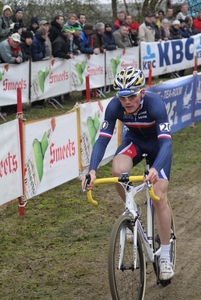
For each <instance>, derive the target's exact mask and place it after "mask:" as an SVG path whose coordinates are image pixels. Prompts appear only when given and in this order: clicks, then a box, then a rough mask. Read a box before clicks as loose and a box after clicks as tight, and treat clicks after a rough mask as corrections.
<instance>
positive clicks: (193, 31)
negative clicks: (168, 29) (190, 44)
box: [185, 16, 199, 35]
mask: <svg viewBox="0 0 201 300" xmlns="http://www.w3.org/2000/svg"><path fill="white" fill-rule="evenodd" d="M185 23H186V27H187V30H188V31H189V33H190V35H195V34H198V33H199V31H198V30H197V29H196V28H195V27H194V26H193V18H192V17H190V16H187V17H186V18H185Z"/></svg>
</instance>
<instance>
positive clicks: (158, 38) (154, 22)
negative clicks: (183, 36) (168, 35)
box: [152, 14, 162, 42]
mask: <svg viewBox="0 0 201 300" xmlns="http://www.w3.org/2000/svg"><path fill="white" fill-rule="evenodd" d="M158 20H159V15H158V14H154V15H153V17H152V27H153V28H154V30H155V42H160V41H162V39H161V31H160V28H159V26H158V25H157V22H158Z"/></svg>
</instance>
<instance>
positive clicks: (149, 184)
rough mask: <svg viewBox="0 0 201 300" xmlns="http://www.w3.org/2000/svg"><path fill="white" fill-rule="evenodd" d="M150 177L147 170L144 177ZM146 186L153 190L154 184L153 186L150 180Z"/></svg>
mask: <svg viewBox="0 0 201 300" xmlns="http://www.w3.org/2000/svg"><path fill="white" fill-rule="evenodd" d="M148 175H149V171H148V170H146V171H145V172H144V177H147V176H148ZM146 184H147V186H148V188H149V189H151V187H152V184H151V182H150V181H149V180H148V181H147V182H146Z"/></svg>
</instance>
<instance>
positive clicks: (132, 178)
mask: <svg viewBox="0 0 201 300" xmlns="http://www.w3.org/2000/svg"><path fill="white" fill-rule="evenodd" d="M87 176H90V175H87ZM143 180H144V176H143V175H140V176H129V175H128V174H122V176H121V177H106V178H99V179H96V180H95V181H94V185H95V184H103V183H128V182H139V181H143ZM89 182H90V177H86V181H85V189H86V185H87V184H88V183H89ZM147 186H148V191H149V195H150V197H151V199H152V200H154V201H159V200H160V198H159V197H158V196H156V195H155V194H154V189H153V185H152V184H151V185H150V184H149V183H147ZM83 191H85V190H83ZM87 198H88V201H89V202H90V203H91V204H93V205H96V206H97V205H98V202H97V201H96V200H94V199H93V197H92V191H91V190H89V191H87Z"/></svg>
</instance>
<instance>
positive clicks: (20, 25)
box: [11, 7, 27, 34]
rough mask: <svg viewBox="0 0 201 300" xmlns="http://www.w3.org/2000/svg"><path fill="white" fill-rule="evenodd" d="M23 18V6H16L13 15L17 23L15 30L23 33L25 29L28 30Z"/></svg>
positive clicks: (13, 19)
mask: <svg viewBox="0 0 201 300" xmlns="http://www.w3.org/2000/svg"><path fill="white" fill-rule="evenodd" d="M22 18H23V9H22V8H21V7H18V8H16V10H15V15H13V16H12V17H11V19H12V21H13V22H14V23H15V26H14V29H13V32H14V33H15V32H18V33H19V34H21V33H22V32H23V31H26V30H27V29H26V26H25V24H24V22H23V20H22Z"/></svg>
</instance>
